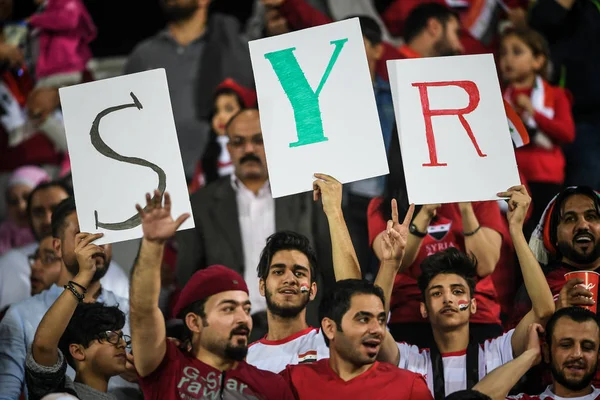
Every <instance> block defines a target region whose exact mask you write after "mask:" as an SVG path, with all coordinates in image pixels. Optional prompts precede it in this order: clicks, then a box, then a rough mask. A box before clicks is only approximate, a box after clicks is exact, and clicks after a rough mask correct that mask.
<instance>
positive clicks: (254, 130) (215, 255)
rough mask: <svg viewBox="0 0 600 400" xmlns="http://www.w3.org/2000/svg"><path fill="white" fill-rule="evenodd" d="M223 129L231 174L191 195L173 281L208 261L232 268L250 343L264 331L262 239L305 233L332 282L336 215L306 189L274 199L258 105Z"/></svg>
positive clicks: (185, 277) (182, 281) (185, 278)
mask: <svg viewBox="0 0 600 400" xmlns="http://www.w3.org/2000/svg"><path fill="white" fill-rule="evenodd" d="M225 132H226V134H227V135H228V136H229V143H228V144H227V149H228V150H229V154H230V155H231V160H232V163H233V165H234V173H233V174H232V175H231V176H226V177H223V178H221V179H219V180H217V181H215V182H213V183H211V184H210V185H208V186H206V187H204V188H202V189H200V190H198V191H197V192H196V193H194V194H193V195H192V196H191V204H192V210H193V215H194V222H195V229H191V230H185V231H181V232H178V233H177V241H178V244H179V252H178V255H177V280H178V282H179V284H180V285H184V284H185V283H186V282H187V281H188V280H189V279H190V277H191V276H192V274H193V273H194V272H195V271H197V270H199V269H203V268H206V267H207V266H208V265H212V264H221V265H226V266H227V267H229V268H231V269H232V270H234V271H237V272H238V273H239V274H240V275H242V276H243V277H244V280H245V281H246V283H247V284H248V289H249V293H250V300H251V302H252V312H253V315H252V317H253V319H254V330H253V335H252V341H254V340H257V339H259V338H261V337H263V336H264V335H265V334H266V333H267V314H266V308H267V303H266V300H265V298H264V297H262V296H261V294H260V291H259V278H258V277H257V274H256V272H255V271H256V266H257V265H258V262H259V259H260V254H261V251H262V249H263V247H264V245H265V240H266V239H267V238H268V237H269V236H270V235H272V234H273V233H275V232H277V231H282V230H289V231H294V232H298V233H300V234H302V235H304V236H306V237H307V238H308V239H309V240H310V242H311V243H315V246H316V252H317V255H318V256H319V259H320V262H321V273H322V274H323V275H322V276H323V278H324V280H325V282H326V283H330V282H334V281H335V278H334V277H333V273H332V267H331V265H332V262H331V258H330V257H331V239H330V237H329V234H328V233H329V229H327V226H328V224H333V225H335V226H338V225H339V223H340V222H341V219H340V218H339V214H338V213H337V212H336V211H337V208H333V207H332V208H331V212H329V209H328V208H327V207H325V208H324V210H325V213H324V212H322V211H321V210H320V209H319V208H320V204H319V203H317V202H314V201H313V199H312V198H311V197H312V196H311V195H310V193H302V194H298V195H294V196H286V197H283V198H279V199H273V197H272V195H271V189H270V186H269V175H268V171H267V160H266V155H265V148H264V146H263V138H262V132H261V125H260V113H259V111H258V110H257V109H246V110H242V111H240V112H239V113H238V114H236V115H234V116H233V117H232V118H231V120H230V121H229V123H228V125H227V126H226V129H225ZM324 214H325V215H324ZM325 216H327V219H325ZM309 308H310V306H309ZM315 314H316V313H315ZM313 322H314V323H315V324H316V323H317V321H316V318H313Z"/></svg>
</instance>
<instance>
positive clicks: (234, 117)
mask: <svg viewBox="0 0 600 400" xmlns="http://www.w3.org/2000/svg"><path fill="white" fill-rule="evenodd" d="M249 110H253V111H258V107H248V108H242V109H241V110H240V111H238V112H237V113H235V114H233V115H232V116H231V119H230V120H229V122H228V123H227V125H225V132H226V134H229V127H230V126H231V124H233V121H235V120H236V119H237V117H239V116H240V115H241V114H242V113H244V112H246V111H249Z"/></svg>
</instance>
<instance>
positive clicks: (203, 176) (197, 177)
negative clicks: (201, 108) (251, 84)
mask: <svg viewBox="0 0 600 400" xmlns="http://www.w3.org/2000/svg"><path fill="white" fill-rule="evenodd" d="M213 99H214V106H213V112H212V118H211V125H212V130H211V135H210V139H209V141H208V144H207V145H206V150H205V151H204V154H203V155H202V158H201V159H200V161H199V162H198V165H197V166H196V171H195V173H194V178H193V179H192V182H191V184H190V192H192V193H193V192H195V191H196V190H198V189H200V188H201V187H203V186H206V185H207V184H209V183H211V182H212V181H215V180H217V179H219V178H220V177H222V176H225V175H229V174H232V173H233V165H232V164H231V158H230V156H229V151H227V142H229V137H228V136H227V135H226V134H225V127H226V126H227V123H228V122H229V120H230V119H231V117H233V116H234V115H235V114H237V113H238V112H239V111H240V110H241V109H243V108H252V107H256V92H255V91H254V90H252V89H249V88H246V87H243V86H241V85H239V84H238V83H237V82H236V81H234V80H233V79H231V78H227V79H225V80H224V81H223V82H221V83H220V84H219V86H217V89H216V91H215V95H214V97H213Z"/></svg>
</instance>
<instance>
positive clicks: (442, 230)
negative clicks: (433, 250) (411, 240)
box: [427, 222, 452, 240]
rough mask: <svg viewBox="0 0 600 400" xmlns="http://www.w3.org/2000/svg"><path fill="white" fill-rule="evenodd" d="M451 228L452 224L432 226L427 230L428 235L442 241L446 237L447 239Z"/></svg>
mask: <svg viewBox="0 0 600 400" xmlns="http://www.w3.org/2000/svg"><path fill="white" fill-rule="evenodd" d="M451 227H452V222H449V223H447V224H440V225H432V226H429V227H428V228H427V233H429V234H430V235H431V236H433V238H434V239H435V240H442V239H443V238H444V237H446V235H447V234H448V232H449V231H450V228H451Z"/></svg>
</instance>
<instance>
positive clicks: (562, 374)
mask: <svg viewBox="0 0 600 400" xmlns="http://www.w3.org/2000/svg"><path fill="white" fill-rule="evenodd" d="M538 330H539V331H542V329H541V327H538V328H537V329H535V331H536V332H531V335H530V338H529V346H528V350H527V351H526V352H524V353H523V354H522V355H521V356H519V357H518V358H516V359H515V360H513V361H511V362H510V363H508V364H505V365H503V366H502V367H500V368H497V369H496V370H494V371H493V372H492V373H490V374H489V375H488V376H486V377H485V378H484V379H483V380H482V381H481V382H479V383H478V384H477V385H476V386H475V389H476V390H478V391H480V392H483V393H485V394H487V395H489V396H490V397H492V398H493V399H498V398H504V397H505V396H506V394H507V393H508V392H509V390H511V388H512V387H513V386H514V385H515V384H516V383H517V382H518V381H519V379H520V378H521V377H522V376H523V375H524V374H525V373H526V372H527V371H528V370H529V369H530V368H531V367H533V366H535V365H537V364H538V363H539V362H540V361H541V358H542V357H541V354H540V344H539V339H538V338H537V331H538ZM536 347H537V348H536ZM599 351H600V325H599V324H598V319H597V318H596V316H595V315H594V314H593V313H592V312H590V311H588V310H586V309H584V308H580V307H567V308H562V309H560V310H558V311H556V313H554V315H553V316H552V318H550V320H549V321H548V324H547V325H546V342H545V343H544V344H543V358H544V361H545V362H546V363H548V364H549V366H550V371H551V372H552V384H551V385H549V386H548V387H547V388H546V390H545V391H544V392H543V393H542V394H539V395H536V396H533V395H528V394H519V395H516V396H509V397H507V399H521V400H552V399H556V400H562V399H567V398H568V399H573V400H597V399H600V389H596V388H595V387H594V386H592V385H591V382H592V379H593V377H594V375H595V373H596V369H597V367H598V358H599V354H600V353H599Z"/></svg>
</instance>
